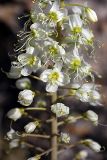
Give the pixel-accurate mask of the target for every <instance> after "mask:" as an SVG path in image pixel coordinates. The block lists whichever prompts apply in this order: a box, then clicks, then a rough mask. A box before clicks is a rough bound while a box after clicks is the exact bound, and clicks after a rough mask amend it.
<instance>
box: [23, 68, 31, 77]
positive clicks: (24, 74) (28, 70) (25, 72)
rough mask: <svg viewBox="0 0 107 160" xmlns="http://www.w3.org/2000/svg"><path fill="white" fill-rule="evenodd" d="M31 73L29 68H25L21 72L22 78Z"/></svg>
mask: <svg viewBox="0 0 107 160" xmlns="http://www.w3.org/2000/svg"><path fill="white" fill-rule="evenodd" d="M31 73H32V69H31V67H29V66H25V67H24V68H23V69H22V70H21V75H23V76H28V75H30V74H31Z"/></svg>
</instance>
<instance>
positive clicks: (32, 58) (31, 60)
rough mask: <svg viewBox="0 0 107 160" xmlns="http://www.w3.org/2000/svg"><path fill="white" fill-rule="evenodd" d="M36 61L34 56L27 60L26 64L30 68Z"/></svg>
mask: <svg viewBox="0 0 107 160" xmlns="http://www.w3.org/2000/svg"><path fill="white" fill-rule="evenodd" d="M36 61H37V58H36V56H31V57H30V58H29V61H28V64H29V65H30V66H33V65H35V64H36Z"/></svg>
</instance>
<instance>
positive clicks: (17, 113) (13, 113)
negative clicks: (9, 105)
mask: <svg viewBox="0 0 107 160" xmlns="http://www.w3.org/2000/svg"><path fill="white" fill-rule="evenodd" d="M23 113H24V109H19V108H13V109H11V110H10V111H9V112H8V113H7V117H8V118H10V119H12V120H14V121H16V120H18V119H20V118H21V116H22V115H23Z"/></svg>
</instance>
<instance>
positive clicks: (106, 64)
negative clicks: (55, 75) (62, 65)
mask: <svg viewBox="0 0 107 160" xmlns="http://www.w3.org/2000/svg"><path fill="white" fill-rule="evenodd" d="M67 2H68V0H67ZM69 2H71V3H72V2H75V3H78V2H80V3H82V4H83V3H85V2H86V1H85V0H69ZM87 2H88V5H89V6H90V7H92V8H93V9H94V10H95V11H96V13H97V15H98V18H99V21H98V23H96V24H93V25H92V26H91V27H92V28H93V30H94V34H95V36H96V40H97V44H96V54H97V55H96V62H95V63H94V64H92V65H93V67H94V68H95V69H96V70H97V72H99V73H100V74H101V76H102V78H100V79H97V80H96V82H97V83H98V84H101V85H102V90H101V92H102V101H103V104H104V105H103V106H102V107H101V106H100V107H99V106H96V107H92V106H89V105H85V104H83V103H80V102H78V101H75V100H74V99H70V98H68V99H66V100H65V104H68V106H69V105H70V106H71V109H72V111H74V112H75V113H83V112H85V111H87V110H88V109H92V110H93V111H95V112H96V113H97V114H98V115H99V122H100V123H102V124H105V126H101V125H98V126H93V125H92V124H91V123H90V122H86V121H82V120H81V121H78V122H77V123H75V125H66V127H65V128H62V130H63V131H67V132H69V133H70V135H71V137H72V139H73V141H75V140H79V139H80V138H92V139H93V140H95V141H97V142H99V143H100V144H101V145H102V146H104V147H103V151H102V152H101V153H98V154H96V153H94V152H93V151H91V150H88V149H87V152H88V153H89V156H88V158H86V160H92V159H94V160H107V0H94V1H93V0H89V1H88V0H87ZM31 6H32V1H31V0H0V68H2V69H3V70H4V71H9V69H10V66H11V60H10V59H12V58H13V56H14V55H15V53H14V43H16V42H17V33H18V31H20V30H21V29H22V28H23V26H24V23H25V22H26V20H27V18H23V19H21V20H19V19H18V17H20V16H23V15H26V14H29V11H30V8H31ZM38 84H39V82H36V83H35V85H37V86H38ZM40 88H41V84H40ZM18 92H19V91H18V90H17V89H16V87H15V80H11V79H8V78H7V77H6V75H5V74H4V73H3V72H2V71H1V70H0V137H1V138H0V139H1V140H0V159H1V160H14V159H15V160H19V159H20V160H26V157H29V155H30V154H31V153H32V154H33V152H32V150H29V149H28V148H27V150H25V149H20V147H17V148H15V149H13V150H12V151H8V145H7V143H6V142H5V140H4V141H3V140H2V139H3V137H4V135H5V134H6V132H7V131H9V123H10V121H9V120H8V119H7V118H6V113H7V112H8V111H9V109H11V108H14V107H16V102H17V95H18ZM44 116H46V115H44ZM18 124H20V122H19V123H18ZM22 125H23V124H22ZM39 143H41V144H42V143H43V146H44V148H47V147H48V146H49V144H48V143H47V142H45V141H44V142H41V141H39V142H36V145H39ZM82 149H84V147H83V146H79V147H76V148H74V149H73V150H67V151H65V152H64V153H62V154H61V155H59V158H58V160H71V159H74V157H75V154H76V153H78V152H79V151H80V150H82ZM30 151H31V152H30ZM29 152H30V153H29ZM43 159H47V160H48V159H49V158H48V157H44V158H43Z"/></svg>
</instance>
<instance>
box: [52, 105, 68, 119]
mask: <svg viewBox="0 0 107 160" xmlns="http://www.w3.org/2000/svg"><path fill="white" fill-rule="evenodd" d="M51 111H52V112H53V113H55V114H56V116H57V117H61V116H65V115H68V114H69V107H67V106H65V105H64V104H63V103H56V104H53V105H52V106H51Z"/></svg>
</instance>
